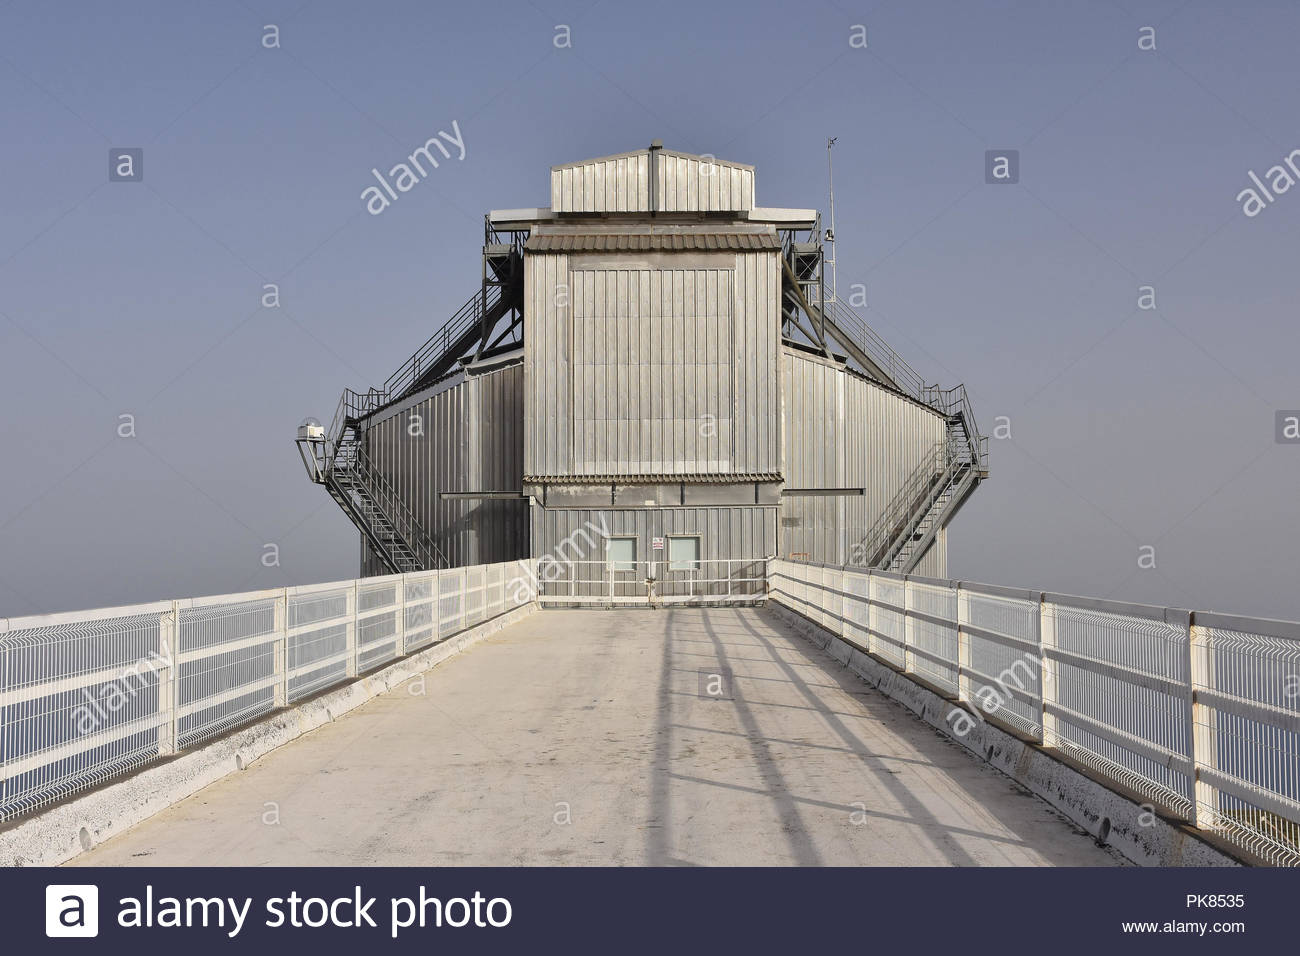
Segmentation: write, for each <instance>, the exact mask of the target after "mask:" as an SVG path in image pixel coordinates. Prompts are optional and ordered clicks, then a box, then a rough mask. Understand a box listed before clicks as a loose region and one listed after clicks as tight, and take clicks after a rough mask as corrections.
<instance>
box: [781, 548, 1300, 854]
mask: <svg viewBox="0 0 1300 956" xmlns="http://www.w3.org/2000/svg"><path fill="white" fill-rule="evenodd" d="M768 580H769V588H770V590H769V597H770V598H772V599H774V600H776V601H779V602H781V603H782V604H785V605H787V606H788V607H791V608H792V609H794V610H796V611H798V612H799V613H801V614H803V615H804V616H805V617H808V618H810V619H811V620H812V621H814V622H815V623H817V624H820V625H821V626H823V627H825V628H826V629H828V630H830V631H832V632H834V633H835V634H837V635H839V636H840V637H842V638H844V640H846V641H847V642H848V643H849V644H851V645H853V646H854V647H856V648H858V649H859V650H861V651H863V652H865V653H868V654H871V655H873V656H875V657H877V658H879V659H881V660H883V661H886V662H888V663H889V664H891V665H893V666H894V667H896V668H898V669H900V670H902V671H904V672H906V673H908V674H910V675H913V676H914V677H916V678H917V679H919V680H920V681H921V682H923V683H925V684H927V685H929V686H931V687H932V688H933V689H935V690H936V691H939V692H940V693H942V694H944V695H946V696H948V697H949V698H951V699H954V700H957V701H960V702H963V703H965V704H967V705H968V709H964V708H957V707H954V708H953V710H952V712H951V713H950V714H949V715H948V722H949V725H950V726H951V727H952V729H953V732H954V733H956V734H958V735H964V733H966V732H969V731H970V729H971V728H973V727H974V726H976V723H977V722H979V721H984V720H987V721H989V722H990V723H993V724H997V725H1000V726H1002V727H1004V728H1006V729H1009V730H1012V731H1014V732H1016V733H1018V734H1020V735H1022V736H1024V737H1027V738H1029V739H1030V740H1033V741H1036V742H1038V743H1041V744H1044V745H1045V746H1048V747H1051V748H1055V749H1056V750H1057V751H1058V752H1060V753H1062V754H1063V755H1065V756H1067V757H1069V758H1072V759H1074V760H1076V761H1078V762H1079V763H1081V764H1083V765H1086V766H1087V767H1089V768H1090V769H1091V770H1092V771H1093V772H1094V773H1095V774H1097V775H1098V776H1100V777H1101V778H1102V779H1103V780H1105V781H1107V782H1110V783H1113V784H1115V785H1117V786H1118V787H1119V788H1120V789H1122V790H1125V791H1128V792H1129V793H1131V794H1133V795H1135V796H1137V797H1138V799H1139V800H1141V801H1144V802H1146V803H1147V804H1149V805H1150V807H1151V809H1152V810H1159V811H1160V812H1163V813H1165V814H1168V815H1171V816H1174V817H1177V818H1179V819H1181V820H1184V821H1186V822H1187V823H1189V824H1191V825H1193V826H1195V827H1197V828H1199V829H1201V830H1203V831H1205V832H1207V833H1209V834H1212V835H1214V836H1215V837H1217V838H1220V839H1223V840H1225V841H1227V842H1229V843H1230V844H1233V845H1235V846H1237V847H1240V848H1241V849H1243V850H1245V851H1247V853H1248V854H1249V855H1250V856H1252V857H1254V858H1257V859H1259V860H1261V861H1265V862H1269V863H1273V864H1276V865H1283V866H1296V865H1300V623H1292V622H1285V621H1270V620H1265V619H1262V618H1247V617H1234V616H1229V615H1225V614H1211V613H1206V612H1202V611H1186V610H1179V609H1176V608H1163V607H1149V606H1146V605H1138V604H1121V603H1119V602H1115V601H1105V600H1098V599H1093V598H1083V597H1072V596H1069V595H1063V594H1049V593H1044V592H1041V591H1026V590H1020V589H1015V588H1003V587H993V586H990V585H985V584H972V583H969V582H966V581H946V580H936V579H933V578H923V577H918V576H916V575H902V574H893V573H890V572H884V571H868V570H865V569H857V568H841V567H833V566H825V565H817V564H804V563H799V562H792V561H784V560H774V561H772V562H771V563H770V565H769V568H768Z"/></svg>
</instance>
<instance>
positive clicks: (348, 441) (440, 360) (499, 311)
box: [304, 218, 524, 573]
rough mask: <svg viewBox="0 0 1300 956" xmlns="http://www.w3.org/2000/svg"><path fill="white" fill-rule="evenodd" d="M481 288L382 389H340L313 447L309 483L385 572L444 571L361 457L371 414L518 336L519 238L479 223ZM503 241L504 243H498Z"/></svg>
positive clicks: (406, 511)
mask: <svg viewBox="0 0 1300 956" xmlns="http://www.w3.org/2000/svg"><path fill="white" fill-rule="evenodd" d="M483 238H484V242H483V283H482V287H481V289H480V290H479V291H478V292H476V293H475V294H474V296H473V297H472V298H470V300H469V301H468V302H466V303H465V304H464V305H463V306H461V307H460V308H459V309H457V310H456V312H455V314H453V315H452V317H451V318H450V319H448V320H447V321H446V322H445V323H443V325H442V327H441V328H439V329H438V330H437V331H436V332H434V333H433V335H431V336H430V337H429V339H428V340H427V341H426V342H425V343H424V344H423V345H421V346H420V348H419V349H417V350H416V351H415V353H414V354H413V355H412V356H411V357H410V358H409V359H407V360H406V361H405V362H403V363H402V365H401V367H400V368H398V369H397V371H396V372H394V373H393V374H392V375H390V376H389V377H388V378H387V380H385V382H384V384H383V387H382V388H371V389H367V390H366V391H364V392H356V391H353V390H352V389H345V390H344V392H343V395H342V397H341V398H340V399H339V404H338V408H337V410H336V411H335V413H334V420H333V421H332V422H331V424H330V427H329V430H328V431H325V430H323V429H319V428H317V429H316V430H317V431H318V432H323V434H322V435H321V436H320V437H319V438H317V439H315V441H314V442H313V443H312V451H311V453H310V457H308V455H306V454H304V460H305V461H307V462H308V468H309V470H310V472H311V478H312V480H313V481H315V482H316V483H317V484H322V485H324V486H325V488H326V489H327V490H328V491H329V493H330V496H331V497H332V498H333V499H334V500H335V501H336V502H338V504H339V507H341V508H342V509H343V513H344V514H346V515H347V516H348V518H350V519H351V521H352V523H353V524H355V525H356V526H357V528H358V529H359V530H360V531H361V533H362V535H364V536H365V538H366V540H367V541H368V542H369V543H370V546H371V548H372V549H373V550H374V552H375V554H376V555H377V556H378V557H379V558H380V560H382V561H383V563H384V565H385V566H386V567H387V568H388V569H389V570H390V571H392V572H394V573H397V572H404V571H419V570H425V569H429V568H442V567H448V566H449V565H448V562H447V559H446V556H445V555H444V554H443V553H442V552H441V551H440V550H439V548H438V546H437V544H435V543H434V541H433V539H432V538H431V537H430V536H429V534H428V533H427V532H426V531H425V529H424V528H423V527H422V526H421V525H420V523H419V521H418V520H416V517H415V515H414V514H413V513H412V512H411V509H410V508H409V507H408V506H407V504H406V502H405V501H403V500H402V497H401V496H400V495H399V494H397V492H396V491H395V490H394V488H393V487H392V485H391V484H390V482H389V481H388V480H387V479H386V478H385V477H384V475H383V474H382V473H381V472H380V471H379V469H378V468H377V467H375V465H374V464H373V462H372V461H371V459H370V458H369V456H368V454H367V452H366V441H365V430H366V427H367V423H368V421H369V419H370V418H371V417H372V416H373V415H374V414H375V413H376V412H379V411H381V410H383V409H384V408H387V407H388V406H390V405H392V404H394V403H395V402H398V401H401V400H402V399H404V398H406V397H407V396H409V395H412V394H414V393H416V392H419V391H421V390H423V389H425V388H429V387H430V386H432V385H435V384H437V383H438V382H439V381H441V380H442V379H444V378H446V377H448V376H449V375H451V374H452V373H454V372H456V371H457V370H458V369H459V366H460V363H461V361H462V360H464V359H467V358H469V357H471V356H472V357H477V356H482V355H484V354H486V353H488V352H491V351H492V350H493V349H497V348H499V347H503V345H504V344H505V343H506V340H507V338H509V337H511V336H513V337H515V338H517V339H518V338H522V328H523V290H524V267H523V237H522V235H521V234H520V233H508V234H505V235H504V236H503V235H501V234H498V233H497V232H496V230H494V229H493V228H492V226H491V224H490V222H489V221H488V220H487V219H486V218H485V220H484V236H483ZM503 240H505V241H503Z"/></svg>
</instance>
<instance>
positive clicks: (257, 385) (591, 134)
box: [0, 0, 1300, 619]
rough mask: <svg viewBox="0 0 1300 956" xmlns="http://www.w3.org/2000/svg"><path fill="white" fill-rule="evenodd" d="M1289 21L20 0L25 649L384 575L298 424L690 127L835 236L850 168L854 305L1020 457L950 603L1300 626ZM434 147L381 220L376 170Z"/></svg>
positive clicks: (689, 136)
mask: <svg viewBox="0 0 1300 956" xmlns="http://www.w3.org/2000/svg"><path fill="white" fill-rule="evenodd" d="M858 25H861V26H862V27H865V37H866V47H865V49H863V48H861V47H860V44H858V43H856V42H855V41H856V38H858V37H860V36H861V35H862V34H861V32H860V31H859V30H858V29H857V27H858ZM272 27H274V30H272V29H271V28H272ZM562 27H564V28H567V32H566V30H564V29H561V28H562ZM1148 31H1150V32H1148ZM1297 31H1300V7H1297V6H1296V5H1295V4H1287V3H1282V2H1254V3H1243V4H1239V5H1235V6H1233V7H1231V8H1230V9H1222V8H1220V7H1218V6H1216V5H1213V4H1209V3H1201V2H1180V0H1170V2H1151V3H1135V4H1133V5H1132V6H1131V8H1126V7H1124V6H1121V5H1119V4H1116V3H1111V2H1102V0H1099V2H1095V3H1087V4H1068V5H1067V4H1050V5H1042V6H1041V7H1040V6H1039V5H1033V4H1023V3H1011V2H1009V3H988V4H980V5H978V7H977V6H976V5H972V4H969V3H958V2H945V3H926V4H899V3H889V2H881V3H875V4H863V5H858V4H850V3H844V2H840V0H836V2H834V3H829V2H820V0H814V2H812V3H810V4H808V5H805V6H799V7H791V6H790V5H788V4H780V5H778V4H775V3H770V2H755V3H746V4H734V5H733V4H726V5H723V4H700V3H691V4H684V3H671V2H670V3H662V4H657V5H655V6H653V7H650V8H640V7H636V8H627V7H624V6H621V5H617V4H612V3H603V2H600V0H597V2H594V3H593V2H584V3H581V4H569V3H552V2H541V0H538V2H525V3H520V4H506V5H494V6H493V7H492V8H486V7H481V8H475V7H472V6H469V5H460V6H456V7H453V8H450V9H445V10H443V9H434V8H432V7H431V6H430V5H427V4H420V3H416V2H403V3H380V4H374V5H367V6H365V7H360V6H351V5H347V4H343V3H333V2H327V0H309V2H307V3H303V2H302V0H289V2H285V3H278V2H273V0H261V2H249V3H235V4H230V5H221V6H218V7H207V6H203V7H190V6H189V5H175V4H167V3H162V2H151V3H127V4H122V5H114V6H112V7H109V6H106V5H100V4H92V3H85V2H81V3H67V4H59V5H57V6H56V5H43V4H38V3H35V2H31V0H10V2H8V3H5V2H4V0H0V76H2V77H3V82H4V95H3V96H2V97H0V129H2V130H3V133H2V134H0V135H2V136H3V145H4V153H5V156H6V158H7V163H6V169H7V174H8V184H9V192H8V195H7V198H6V200H5V206H4V211H5V215H4V216H3V217H2V218H0V380H2V383H3V384H2V385H0V388H2V389H3V396H4V400H5V403H6V408H7V414H6V415H5V416H4V424H3V429H4V432H3V437H4V441H5V447H6V451H7V454H6V459H5V460H6V462H7V464H8V467H6V468H5V469H4V471H3V474H2V475H0V542H2V543H0V618H2V617H7V616H20V615H24V614H33V613H40V612H45V611H55V610H70V609H76V608H90V607H96V606H108V605H118V604H128V603H134V602H140V601H147V600H154V599H160V598H169V597H184V596H190V595H199V594H217V593H226V592H233V591H241V590H250V589H254V588H267V587H278V586H283V585H289V584H301V583H308V582H313V581H326V580H335V579H346V578H351V577H354V576H355V575H356V574H357V570H358V557H359V546H358V536H357V532H356V530H355V529H354V528H353V526H352V525H351V524H350V523H349V521H348V520H347V519H346V518H345V517H344V515H343V514H342V513H341V512H340V510H339V509H338V507H337V506H336V505H335V504H334V503H333V501H332V500H331V499H330V498H329V496H328V495H327V494H326V492H325V490H324V489H323V488H320V487H318V486H315V485H312V484H311V483H309V481H308V480H307V477H306V474H305V472H304V470H303V467H302V465H301V463H300V461H299V460H298V456H297V453H296V451H295V450H294V448H293V446H292V439H293V434H294V429H295V427H296V425H297V424H298V423H299V421H301V420H302V419H303V418H304V417H306V416H309V415H311V416H315V417H317V418H319V419H321V420H323V421H326V422H328V421H329V418H330V416H331V415H332V413H333V411H334V407H335V404H336V402H337V400H338V396H339V393H340V392H341V391H342V389H343V388H344V387H348V386H350V387H353V388H364V387H366V386H368V385H372V384H378V383H381V382H382V381H383V380H384V379H385V378H386V377H387V376H388V375H389V374H390V373H391V372H392V371H393V370H394V369H396V368H397V367H398V366H399V365H400V364H401V363H402V362H403V361H404V360H405V359H406V358H407V357H408V356H409V355H410V354H411V353H412V352H413V351H414V350H415V349H416V348H417V347H418V346H419V345H420V344H421V343H423V342H424V341H425V339H426V338H427V337H428V336H429V335H430V334H431V333H432V332H433V331H434V330H435V329H436V328H437V327H438V326H439V325H441V323H442V322H443V321H444V320H445V319H446V318H447V317H448V316H450V315H451V313H452V312H453V311H454V310H455V309H456V308H457V307H459V306H460V305H461V304H462V303H463V302H464V301H465V300H466V299H467V298H468V297H469V296H470V294H471V293H473V292H474V290H475V289H476V288H477V287H478V283H479V268H480V266H479V258H480V253H479V246H480V244H481V241H482V227H483V220H482V217H483V214H484V213H485V212H486V211H487V210H489V209H492V208H515V207H527V206H545V205H547V204H548V203H549V175H548V170H549V167H550V166H552V165H555V164H559V163H565V162H570V161H573V160H578V159H583V158H587V157H592V156H601V155H607V154H610V153H617V152H622V151H626V150H631V149H638V148H642V147H644V146H645V145H647V144H648V143H649V142H650V140H651V139H655V138H659V139H662V140H663V143H664V145H665V146H666V147H668V148H673V149H679V150H683V151H686V152H693V153H708V154H712V155H714V156H717V157H718V158H721V159H727V160H732V161H737V162H742V163H749V164H753V165H754V166H755V167H756V182H757V185H756V192H757V201H758V203H759V205H762V206H778V207H816V208H818V209H821V210H823V213H825V211H826V207H827V203H826V199H827V169H826V138H827V137H828V136H835V137H837V142H836V145H835V147H834V162H835V187H836V195H835V206H836V209H835V214H836V233H837V239H838V242H837V253H838V285H839V292H840V295H841V297H843V298H846V299H847V298H848V297H849V296H850V294H851V293H852V291H853V287H854V286H855V284H860V285H862V286H865V297H866V306H865V308H861V309H859V310H858V311H859V312H860V313H861V314H862V315H863V316H864V318H865V319H866V320H867V321H868V322H869V323H870V324H871V325H872V327H873V328H874V329H875V330H876V331H877V332H879V334H880V335H881V336H882V337H883V338H884V339H885V340H886V341H887V342H888V343H889V344H890V345H892V346H893V347H894V348H895V349H896V350H897V351H898V352H899V353H900V354H901V355H902V356H903V357H904V358H905V359H906V360H907V361H908V362H909V363H911V364H912V365H913V366H914V367H915V368H916V369H917V371H919V372H920V373H921V374H922V375H923V376H924V377H925V378H926V380H927V381H931V382H938V383H940V384H942V385H944V386H951V385H955V384H958V383H965V384H966V386H967V387H968V389H969V392H970V397H971V401H972V403H973V406H974V410H975V414H976V417H977V419H978V420H979V422H980V424H981V426H982V427H983V429H984V431H985V432H986V433H988V434H990V435H992V436H995V437H993V438H992V439H991V441H990V446H991V449H990V450H991V469H992V475H991V478H990V480H989V481H988V482H986V483H985V484H984V485H983V486H981V487H980V488H979V490H978V491H977V492H976V493H975V495H974V497H973V498H972V499H971V500H970V502H968V503H967V504H966V506H965V508H964V509H963V511H962V513H961V514H960V515H959V516H958V518H957V519H956V521H955V522H954V523H953V525H952V527H951V530H950V535H949V554H950V561H949V572H950V576H951V577H953V578H958V579H967V580H972V581H984V582H989V583H995V584H1006V585H1012V586H1019V587H1033V588H1040V589H1044V590H1048V591H1057V592H1067V593H1075V594H1084V595H1091V596H1097V597H1112V598H1116V599H1120V600H1128V601H1135V602H1141V603H1149V604H1167V605H1174V606H1180V607H1190V608H1197V609H1204V610H1219V611H1228V612H1236V613H1241V614H1253V615H1260V616H1266V617H1284V618H1291V619H1300V596H1297V593H1296V590H1297V589H1296V581H1297V578H1298V577H1300V574H1298V572H1300V545H1298V544H1297V541H1296V530H1297V527H1298V526H1300V496H1298V495H1297V494H1296V492H1295V490H1294V488H1295V485H1296V479H1297V477H1300V444H1287V443H1281V442H1279V441H1278V440H1277V439H1276V436H1275V427H1276V419H1277V414H1278V412H1279V411H1283V410H1291V409H1300V388H1298V387H1297V383H1298V380H1300V379H1298V376H1297V373H1296V370H1295V368H1294V356H1296V355H1297V354H1300V321H1297V318H1296V315H1295V312H1296V307H1297V298H1298V297H1297V290H1298V288H1300V271H1298V270H1297V268H1296V264H1295V261H1294V260H1295V255H1296V250H1297V240H1298V239H1300V189H1294V190H1291V189H1289V188H1287V187H1286V184H1285V180H1284V178H1283V176H1285V174H1286V170H1287V166H1286V159H1287V157H1288V156H1290V155H1291V154H1292V152H1293V151H1294V150H1296V149H1297V148H1298V147H1300V130H1298V129H1297V127H1298V126H1300V102H1298V101H1297V98H1296V97H1292V96H1287V95H1285V94H1286V93H1289V92H1291V91H1293V90H1295V89H1296V88H1297V86H1298V85H1300V84H1298V83H1297V81H1298V80H1300V66H1297V64H1296V60H1295V54H1294V36H1295V35H1296V33H1297ZM566 39H567V41H568V42H569V44H570V45H564V41H565V40H566ZM272 41H273V42H272ZM1153 45H1154V49H1151V48H1150V47H1151V46H1153ZM440 131H442V132H444V133H446V134H448V135H447V136H445V137H444V138H443V142H444V143H445V144H446V145H447V149H448V153H449V155H448V156H443V154H442V153H439V152H437V151H436V150H435V152H434V155H435V156H436V157H437V158H438V161H439V165H438V166H437V168H431V169H429V170H427V175H425V176H424V177H423V178H421V179H420V181H419V182H418V183H416V184H415V185H414V186H412V187H411V188H410V189H409V191H407V192H404V193H400V194H399V195H398V196H397V198H395V199H393V200H392V201H391V202H390V204H389V205H388V206H387V208H384V209H382V210H381V211H380V212H379V214H378V215H375V214H373V213H372V210H371V209H368V208H367V201H366V198H365V191H366V190H367V188H368V187H371V186H374V185H376V181H375V179H374V177H373V175H372V173H371V170H372V169H375V168H378V169H381V170H384V169H388V168H389V167H391V166H392V165H393V164H395V163H397V162H398V161H401V160H402V159H404V158H405V157H406V156H407V155H408V154H409V153H411V151H412V150H414V149H415V148H417V147H419V146H420V145H422V144H424V143H425V142H426V141H427V140H429V139H430V138H431V137H435V136H437V135H438V134H439V132H440ZM458 137H459V139H460V144H459V145H456V139H457V138H458ZM119 147H121V148H136V149H140V150H142V157H143V181H142V182H109V177H108V172H109V170H108V155H109V150H110V148H119ZM462 147H463V150H464V154H463V159H462V158H461V153H460V150H461V148H462ZM989 150H999V151H1000V150H1018V151H1019V182H1017V183H1014V184H989V183H987V182H986V180H985V155H986V152H987V151H989ZM1275 169H1276V170H1278V171H1280V172H1281V173H1282V174H1283V176H1279V175H1277V173H1271V172H1270V170H1275ZM1296 178H1297V179H1300V175H1297V177H1296ZM1278 186H1282V187H1283V188H1281V189H1278V188H1277V187H1278ZM1261 189H1262V190H1265V191H1267V193H1268V196H1267V197H1263V196H1258V197H1257V198H1258V199H1260V200H1262V201H1259V202H1256V203H1254V204H1252V203H1250V202H1248V201H1247V200H1244V199H1243V198H1242V195H1243V191H1247V190H1255V191H1256V192H1258V191H1259V190H1261ZM268 286H274V287H275V288H276V290H277V295H278V302H277V304H276V305H275V306H274V307H266V306H264V305H263V297H264V296H266V295H267V292H268ZM1148 290H1149V291H1148ZM128 423H129V425H130V428H126V426H127V424H128ZM1000 425H1001V426H1002V427H1001V428H999V426H1000ZM124 428H126V430H127V431H132V432H133V434H131V435H129V436H128V437H121V436H120V435H119V431H120V430H122V429H124ZM1008 429H1009V432H1010V437H1000V434H1001V433H1004V432H1005V431H1007V430H1008ZM272 545H273V546H275V548H277V549H278V564H275V565H271V566H268V565H267V564H265V563H264V555H266V554H268V553H269V546H272ZM1146 549H1152V551H1150V552H1148V551H1147V550H1146ZM1148 553H1153V554H1154V563H1155V566H1154V567H1153V568H1144V567H1141V566H1140V565H1139V562H1140V560H1141V559H1142V558H1143V556H1144V555H1145V554H1148Z"/></svg>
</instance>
